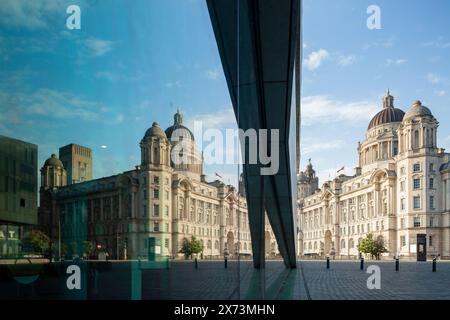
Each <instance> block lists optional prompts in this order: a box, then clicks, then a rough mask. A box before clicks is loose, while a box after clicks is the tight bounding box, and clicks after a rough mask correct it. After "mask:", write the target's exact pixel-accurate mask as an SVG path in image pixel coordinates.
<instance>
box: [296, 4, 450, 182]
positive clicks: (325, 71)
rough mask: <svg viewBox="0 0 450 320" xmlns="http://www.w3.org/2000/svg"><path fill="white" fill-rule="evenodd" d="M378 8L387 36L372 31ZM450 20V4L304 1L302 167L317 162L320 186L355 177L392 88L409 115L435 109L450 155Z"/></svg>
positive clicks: (440, 136) (440, 142)
mask: <svg viewBox="0 0 450 320" xmlns="http://www.w3.org/2000/svg"><path fill="white" fill-rule="evenodd" d="M370 5H377V6H378V7H379V8H380V16H381V29H368V27H367V18H368V17H369V16H370V14H367V8H368V7H369V6H370ZM449 15H450V2H449V1H438V0H432V1H418V0H412V1H410V0H408V1H404V0H399V1H379V0H371V1H363V0H340V1H325V0H304V8H303V18H304V19H303V68H302V70H303V75H302V81H303V82H302V115H303V125H302V128H301V133H302V141H301V143H302V154H301V156H302V168H304V167H305V166H306V164H307V161H308V159H309V158H311V159H312V160H311V161H312V163H313V165H314V167H315V169H316V171H317V173H318V175H319V178H320V184H321V183H323V182H324V180H326V179H329V178H334V177H335V175H336V171H337V170H339V168H341V167H342V166H344V167H345V173H346V174H354V167H356V166H357V164H358V154H357V150H356V149H357V143H358V141H362V140H363V139H364V137H365V133H366V130H367V126H368V124H369V122H370V119H371V118H372V117H373V115H375V114H376V113H377V112H378V111H379V110H381V108H382V101H381V99H382V97H383V96H384V95H385V94H386V91H387V89H389V90H390V93H391V94H392V95H393V96H394V99H395V100H394V105H395V106H396V107H398V108H400V109H402V110H404V111H407V110H408V109H409V108H410V107H411V105H412V103H413V101H415V100H420V101H421V102H422V103H423V104H424V105H425V106H427V107H429V108H430V109H431V111H432V113H433V115H434V116H435V117H436V119H437V120H438V121H439V122H440V126H439V129H438V146H439V147H442V148H446V149H447V150H448V149H450V108H449V107H450V59H449V58H450V20H449Z"/></svg>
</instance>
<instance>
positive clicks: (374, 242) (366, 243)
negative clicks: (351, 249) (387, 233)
mask: <svg viewBox="0 0 450 320" xmlns="http://www.w3.org/2000/svg"><path fill="white" fill-rule="evenodd" d="M358 250H359V251H360V252H362V253H366V254H370V256H371V258H372V259H373V258H374V257H375V258H376V259H377V260H380V255H381V254H382V253H384V252H387V251H388V250H387V249H386V247H385V246H384V241H383V238H382V237H378V238H377V239H374V238H373V234H372V233H369V234H368V235H367V236H366V237H365V238H364V239H362V240H361V242H360V243H359V244H358Z"/></svg>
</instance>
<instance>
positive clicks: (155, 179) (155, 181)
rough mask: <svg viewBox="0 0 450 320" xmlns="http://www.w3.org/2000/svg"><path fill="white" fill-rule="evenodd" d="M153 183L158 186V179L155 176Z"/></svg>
mask: <svg viewBox="0 0 450 320" xmlns="http://www.w3.org/2000/svg"><path fill="white" fill-rule="evenodd" d="M153 182H154V183H155V184H159V177H157V176H155V177H153Z"/></svg>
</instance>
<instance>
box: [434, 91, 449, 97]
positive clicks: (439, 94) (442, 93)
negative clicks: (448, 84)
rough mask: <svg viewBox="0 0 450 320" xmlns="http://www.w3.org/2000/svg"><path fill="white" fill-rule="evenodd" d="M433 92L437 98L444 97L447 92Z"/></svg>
mask: <svg viewBox="0 0 450 320" xmlns="http://www.w3.org/2000/svg"><path fill="white" fill-rule="evenodd" d="M435 92H436V94H437V95H438V96H439V97H443V96H445V95H446V94H447V92H446V91H445V90H438V91H435Z"/></svg>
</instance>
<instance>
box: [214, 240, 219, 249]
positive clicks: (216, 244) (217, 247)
mask: <svg viewBox="0 0 450 320" xmlns="http://www.w3.org/2000/svg"><path fill="white" fill-rule="evenodd" d="M214 249H216V250H219V241H218V240H216V242H215V243H214Z"/></svg>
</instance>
